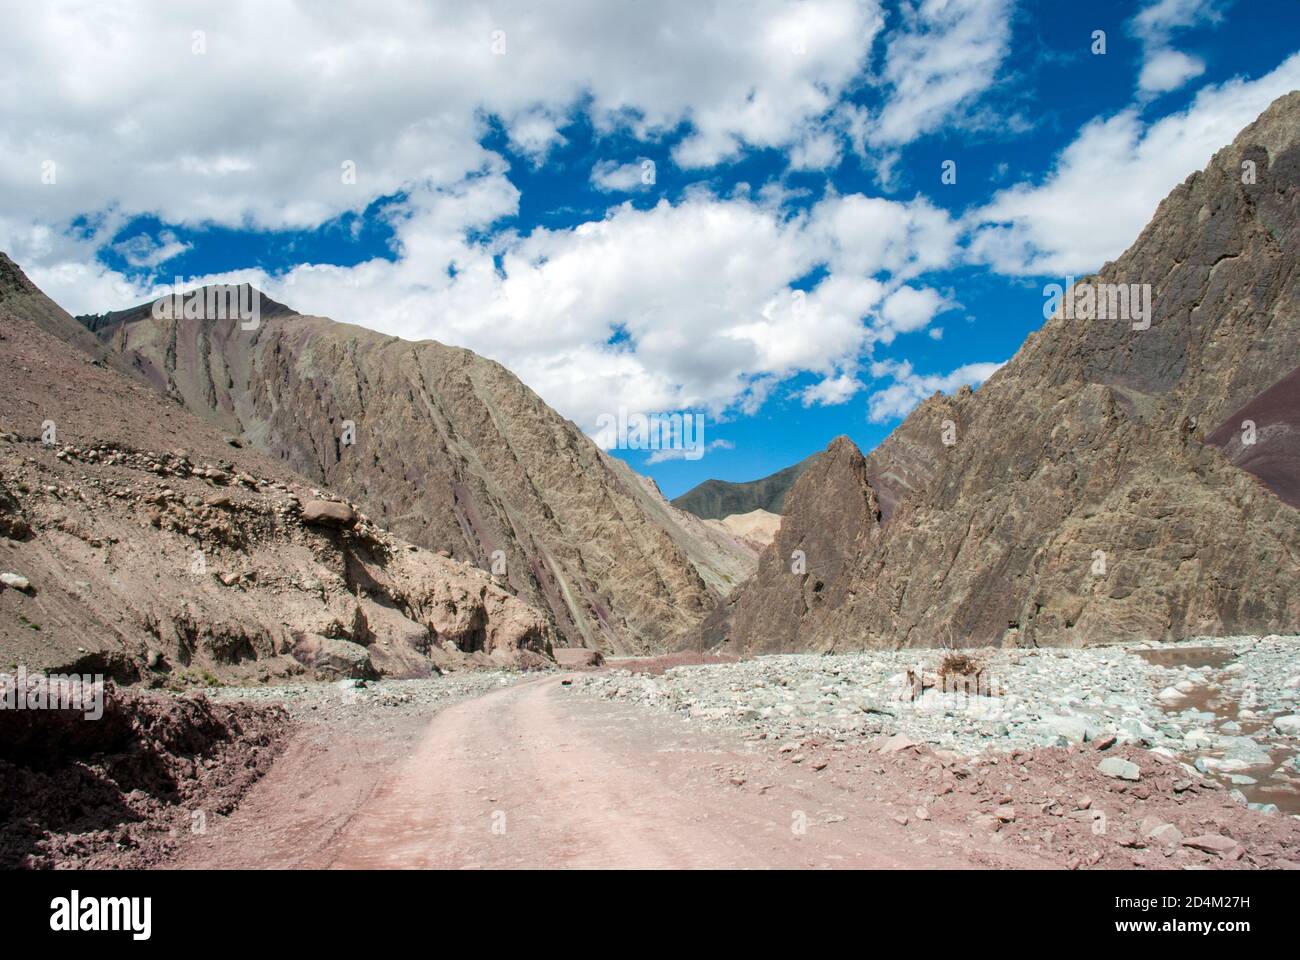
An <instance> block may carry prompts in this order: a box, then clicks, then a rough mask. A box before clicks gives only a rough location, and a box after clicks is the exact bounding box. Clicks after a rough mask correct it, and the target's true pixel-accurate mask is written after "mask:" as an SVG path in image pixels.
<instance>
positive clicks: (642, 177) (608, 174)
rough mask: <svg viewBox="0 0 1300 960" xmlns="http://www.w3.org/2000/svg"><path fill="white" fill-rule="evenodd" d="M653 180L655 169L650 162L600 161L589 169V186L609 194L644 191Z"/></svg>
mask: <svg viewBox="0 0 1300 960" xmlns="http://www.w3.org/2000/svg"><path fill="white" fill-rule="evenodd" d="M654 180H655V167H654V162H653V161H651V160H634V161H632V162H631V163H619V162H618V161H617V160H601V161H600V162H599V163H597V164H596V165H595V166H594V167H592V168H591V185H592V186H594V187H595V188H596V189H597V190H604V191H607V192H609V193H630V192H632V191H633V190H644V189H645V188H646V187H648V186H650V185H651V184H652V183H654Z"/></svg>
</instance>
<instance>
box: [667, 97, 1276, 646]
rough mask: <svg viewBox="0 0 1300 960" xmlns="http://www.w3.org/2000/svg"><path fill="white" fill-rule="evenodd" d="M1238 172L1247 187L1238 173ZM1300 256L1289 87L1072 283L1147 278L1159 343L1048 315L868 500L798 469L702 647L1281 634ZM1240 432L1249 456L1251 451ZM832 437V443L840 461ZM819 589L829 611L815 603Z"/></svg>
mask: <svg viewBox="0 0 1300 960" xmlns="http://www.w3.org/2000/svg"><path fill="white" fill-rule="evenodd" d="M1247 160H1250V161H1253V162H1254V164H1255V171H1256V175H1257V176H1256V181H1255V182H1254V183H1243V182H1242V179H1243V177H1242V172H1243V162H1244V161H1247ZM1297 251H1300V93H1293V94H1290V95H1288V96H1286V97H1284V98H1282V99H1281V100H1279V101H1278V102H1277V103H1275V104H1274V105H1273V106H1272V107H1271V108H1270V109H1269V110H1268V111H1267V112H1266V113H1265V114H1264V115H1263V116H1262V117H1261V118H1260V119H1259V120H1258V121H1256V123H1254V124H1253V125H1251V126H1250V127H1249V128H1247V129H1246V130H1245V131H1243V133H1242V134H1241V135H1240V136H1239V137H1238V139H1237V140H1236V141H1235V142H1234V143H1233V144H1232V145H1231V146H1230V147H1227V148H1225V149H1224V150H1222V151H1220V152H1219V153H1218V154H1217V155H1216V156H1215V157H1214V159H1213V161H1212V162H1211V163H1210V165H1209V167H1208V168H1207V169H1206V170H1205V171H1204V172H1202V173H1198V174H1194V175H1193V176H1191V177H1189V178H1188V179H1187V181H1186V182H1184V183H1183V184H1182V185H1180V186H1179V187H1177V188H1176V189H1175V190H1174V191H1173V192H1172V193H1171V194H1170V196H1169V197H1168V198H1166V199H1165V201H1164V202H1163V203H1162V204H1161V205H1160V207H1159V209H1158V210H1157V212H1156V215H1155V217H1154V218H1153V220H1152V221H1151V223H1150V224H1149V225H1148V226H1147V228H1146V229H1145V230H1144V231H1143V233H1142V235H1141V236H1140V237H1139V238H1138V240H1137V242H1136V243H1135V244H1134V245H1133V247H1132V248H1130V249H1129V250H1128V251H1127V252H1126V253H1125V254H1124V255H1123V256H1122V257H1121V258H1120V259H1119V260H1118V261H1116V262H1114V263H1111V264H1107V265H1106V266H1105V267H1104V268H1103V269H1102V270H1101V271H1100V273H1099V274H1098V275H1097V276H1096V277H1091V278H1083V282H1086V283H1091V284H1096V283H1103V282H1105V283H1123V284H1144V283H1148V284H1151V285H1152V290H1153V300H1152V303H1153V312H1152V316H1151V322H1150V327H1149V329H1134V328H1133V323H1132V322H1130V320H1127V319H1124V320H1099V319H1093V320H1081V319H1066V317H1065V316H1064V315H1063V311H1058V313H1057V315H1056V316H1055V317H1054V318H1053V319H1052V320H1050V321H1048V323H1047V324H1046V325H1045V326H1044V327H1043V329H1042V330H1040V331H1039V332H1037V333H1035V334H1033V335H1032V336H1031V337H1030V338H1029V339H1028V341H1027V342H1026V343H1025V345H1024V346H1023V347H1022V348H1021V350H1020V351H1019V352H1018V353H1017V354H1016V356H1015V357H1014V358H1013V359H1012V360H1011V361H1010V362H1009V363H1007V364H1006V366H1004V367H1003V368H1002V369H1001V370H999V371H998V372H997V373H996V374H995V375H994V376H993V377H992V378H990V379H989V381H988V382H987V383H985V384H984V385H983V386H982V387H981V388H980V389H979V391H978V392H972V391H970V390H969V389H963V390H962V391H959V392H958V393H957V395H955V396H954V397H950V398H949V397H942V396H939V395H936V396H934V397H932V398H930V399H929V400H927V401H926V402H925V403H924V404H922V405H921V406H920V407H919V408H918V409H917V410H916V411H914V412H913V413H912V415H911V416H909V417H908V418H907V419H906V420H905V421H904V423H903V424H901V425H900V426H899V428H898V429H897V430H896V431H895V432H894V433H893V434H892V435H891V436H890V437H889V438H888V439H887V440H886V441H885V442H884V443H883V444H881V446H880V447H879V448H877V449H876V450H875V451H873V452H872V453H871V454H870V456H868V457H867V458H866V459H865V461H864V463H863V465H862V471H863V473H864V475H865V477H866V484H865V486H864V487H863V488H862V489H857V488H856V486H855V484H853V483H850V482H847V481H846V480H845V479H843V478H842V476H841V479H833V478H832V477H826V476H823V475H822V474H821V473H820V472H818V473H813V472H812V471H810V472H809V475H808V476H807V477H805V479H806V480H807V481H808V482H806V483H805V482H803V481H802V480H801V482H800V483H799V484H796V486H795V488H794V489H792V490H791V493H790V495H789V497H788V498H787V501H786V516H785V518H784V520H783V522H782V527H781V533H780V536H779V538H778V542H777V544H776V545H775V546H774V548H772V549H770V550H769V551H768V552H767V553H765V554H764V555H763V557H762V558H761V560H760V564H759V574H758V576H757V577H756V578H755V580H754V581H753V582H751V583H750V584H747V585H746V587H745V588H744V589H743V590H741V591H738V593H737V594H736V596H735V598H734V601H733V602H732V603H731V604H729V605H728V606H727V607H726V608H724V609H722V610H720V611H719V612H718V613H717V614H716V615H715V616H714V617H713V618H712V619H711V620H710V621H709V622H708V623H706V624H705V625H704V627H703V629H701V630H700V631H699V632H697V634H696V635H695V636H694V638H693V639H694V642H695V643H696V644H697V645H702V646H710V645H713V644H715V643H717V642H719V641H720V640H722V639H724V638H725V639H727V640H728V641H729V642H730V644H731V646H732V647H733V648H740V649H742V650H751V649H761V650H777V649H781V650H793V649H849V648H861V647H870V646H905V645H918V646H924V645H934V644H945V643H949V642H951V643H955V644H958V645H978V644H1043V645H1077V644H1084V643H1093V642H1111V641H1122V640H1134V639H1174V638H1179V637H1183V636H1189V635H1196V634H1207V633H1234V632H1240V633H1246V632H1249V633H1256V632H1294V631H1295V630H1296V629H1297V626H1300V558H1298V556H1297V551H1298V550H1300V512H1298V511H1297V510H1296V509H1295V495H1296V487H1297V478H1296V473H1295V465H1296V464H1297V462H1300V448H1298V441H1300V429H1297V422H1298V418H1297V414H1296V409H1297V399H1296V397H1297V394H1296V390H1297V386H1298V385H1300V375H1298V374H1297V369H1296V360H1297V354H1296V345H1297V344H1298V343H1300V274H1298V272H1297V262H1298V258H1297ZM1138 323H1139V326H1140V325H1141V323H1140V320H1139V321H1138ZM1245 419H1253V420H1254V421H1255V432H1254V438H1255V443H1254V444H1246V443H1244V442H1243V439H1242V438H1244V437H1245V436H1246V434H1245V432H1244V430H1243V425H1242V423H1241V422H1239V421H1240V420H1245ZM945 439H947V440H949V441H951V442H950V443H945ZM844 445H845V442H843V441H837V443H836V444H834V445H832V450H833V451H836V458H837V459H839V460H841V461H846V460H848V461H851V459H852V458H851V457H849V456H848V455H847V453H846V451H845V450H844V449H843V447H844ZM843 473H844V474H845V475H847V474H848V473H849V471H843ZM819 479H820V481H821V482H820V483H819V482H818V480H819ZM876 509H878V511H879V517H880V523H879V528H878V529H877V530H875V531H874V532H873V533H871V534H870V535H868V536H864V535H863V533H862V524H861V520H860V518H861V517H862V516H864V515H870V514H871V513H872V512H873V510H876ZM839 528H843V529H844V530H845V531H846V532H845V534H844V536H843V537H842V538H841V537H837V530H838V529H839ZM799 544H808V545H810V547H811V549H807V551H806V552H807V572H806V574H803V575H802V577H800V578H799V582H798V583H792V582H791V579H792V576H794V575H792V574H791V573H790V568H789V559H788V553H789V550H790V549H792V548H794V547H796V546H797V545H799ZM813 545H815V546H813ZM778 551H780V554H778ZM823 551H824V553H823ZM817 581H821V582H822V583H823V584H824V586H823V588H822V591H821V593H822V594H825V596H826V599H824V600H822V601H820V602H817V601H816V600H813V601H811V602H809V599H808V597H809V593H808V589H807V585H808V584H809V583H815V582H817Z"/></svg>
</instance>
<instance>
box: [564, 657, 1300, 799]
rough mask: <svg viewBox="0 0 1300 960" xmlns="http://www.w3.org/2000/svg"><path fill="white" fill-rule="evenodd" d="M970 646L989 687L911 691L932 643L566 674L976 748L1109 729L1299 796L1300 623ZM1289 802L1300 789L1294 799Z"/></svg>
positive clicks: (768, 715) (827, 729)
mask: <svg viewBox="0 0 1300 960" xmlns="http://www.w3.org/2000/svg"><path fill="white" fill-rule="evenodd" d="M969 652H971V653H973V654H974V655H975V656H976V657H977V658H978V659H979V661H980V662H981V664H982V665H983V666H984V668H985V673H984V675H983V678H982V682H985V681H987V682H988V686H987V688H986V689H988V690H989V691H991V693H992V694H993V695H992V696H968V695H966V694H963V693H944V692H942V690H941V689H938V688H934V687H930V688H928V689H925V690H924V692H923V693H921V694H920V695H919V696H916V695H915V692H914V688H913V685H912V682H911V680H910V679H909V676H908V671H909V670H913V671H917V672H920V669H918V668H921V669H923V670H924V671H925V672H926V674H930V673H932V672H933V671H935V670H936V669H937V667H938V664H939V661H940V659H941V657H942V652H941V651H934V650H903V651H876V652H867V653H854V654H838V655H825V656H823V655H806V654H791V655H775V656H763V657H757V658H754V659H750V660H743V661H738V662H735V663H728V664H715V665H709V666H680V667H674V668H672V669H670V670H667V671H666V672H664V673H663V674H662V675H661V676H657V677H655V676H645V675H641V674H633V673H630V672H628V671H625V670H612V671H608V672H604V673H597V674H588V675H585V676H582V677H580V678H579V679H578V680H576V681H575V682H576V683H578V684H580V685H582V686H584V687H586V688H587V689H588V690H590V691H591V692H593V693H595V694H597V695H599V696H604V697H608V698H614V699H621V700H629V701H635V702H640V703H645V704H649V705H652V706H655V707H657V708H660V709H663V710H667V711H671V712H675V713H680V714H685V715H686V716H688V717H690V718H692V719H694V720H698V721H703V722H705V723H710V724H725V725H729V726H732V727H738V728H741V729H743V730H745V731H746V732H747V733H749V734H750V735H751V736H753V737H755V738H763V739H775V740H779V741H786V740H790V741H797V740H800V739H802V738H805V737H810V736H818V737H823V738H828V739H830V740H833V741H839V742H852V741H856V740H860V739H863V738H875V737H878V736H881V735H882V734H883V735H894V734H898V735H901V736H903V737H906V738H907V739H909V740H915V741H918V742H924V743H928V744H931V745H932V746H934V747H935V748H939V749H945V750H951V751H955V752H957V753H961V754H964V755H975V754H980V753H984V752H987V751H995V752H1009V751H1013V750H1032V749H1034V748H1037V747H1051V746H1062V747H1064V746H1069V745H1078V744H1082V743H1092V744H1093V745H1094V746H1097V747H1099V748H1101V747H1105V746H1106V745H1107V744H1106V742H1105V741H1106V740H1107V739H1109V738H1111V737H1113V738H1114V742H1118V743H1121V744H1133V745H1136V746H1141V747H1145V748H1147V749H1154V750H1155V751H1157V752H1159V753H1161V754H1163V755H1164V756H1167V757H1176V758H1177V759H1179V760H1180V761H1183V762H1184V763H1185V764H1186V765H1187V766H1186V770H1187V773H1188V775H1189V776H1194V777H1198V778H1199V776H1200V775H1201V774H1202V773H1207V774H1210V775H1212V776H1221V777H1224V778H1226V777H1227V776H1228V775H1230V774H1238V775H1241V774H1243V773H1247V774H1248V775H1249V776H1251V777H1253V778H1255V779H1256V780H1260V781H1264V785H1266V786H1269V787H1273V788H1282V789H1284V790H1287V791H1290V792H1292V793H1293V794H1294V795H1295V797H1297V798H1300V778H1297V777H1296V773H1297V765H1296V764H1297V761H1296V751H1297V747H1298V746H1300V745H1298V744H1297V742H1296V739H1295V736H1294V735H1293V734H1289V733H1288V731H1289V730H1290V723H1289V722H1287V721H1286V720H1283V722H1282V723H1281V724H1280V726H1279V725H1276V724H1275V723H1274V721H1275V719H1276V718H1279V717H1291V716H1294V715H1295V714H1296V713H1297V709H1296V708H1297V701H1298V700H1300V666H1298V663H1297V656H1296V655H1297V653H1298V652H1300V637H1282V636H1264V637H1254V636H1240V637H1223V638H1196V639H1193V640H1186V641H1183V642H1181V643H1169V644H1160V643H1151V644H1141V645H1136V646H1130V647H1123V648H1121V647H1091V648H1083V649H1013V650H1000V649H999V650H992V649H987V650H978V651H969ZM1193 763H1195V767H1193V766H1192V764H1193ZM1248 793H1249V791H1248ZM1250 799H1252V800H1253V799H1259V798H1258V797H1254V796H1251V797H1250ZM1284 808H1285V804H1284ZM1298 811H1300V803H1297V804H1295V806H1294V809H1293V810H1292V811H1291V812H1298Z"/></svg>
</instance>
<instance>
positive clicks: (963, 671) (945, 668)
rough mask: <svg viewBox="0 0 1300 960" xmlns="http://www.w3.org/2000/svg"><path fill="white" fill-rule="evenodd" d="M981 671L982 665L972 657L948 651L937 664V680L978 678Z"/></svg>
mask: <svg viewBox="0 0 1300 960" xmlns="http://www.w3.org/2000/svg"><path fill="white" fill-rule="evenodd" d="M983 669H984V665H983V664H982V663H980V662H979V660H977V659H975V658H974V657H972V656H970V655H968V654H965V653H959V652H957V651H956V650H950V651H948V652H947V653H945V654H944V656H943V660H942V661H940V663H939V678H940V680H942V679H943V678H944V677H948V676H958V677H974V676H978V675H979V674H980V672H981V671H982V670H983Z"/></svg>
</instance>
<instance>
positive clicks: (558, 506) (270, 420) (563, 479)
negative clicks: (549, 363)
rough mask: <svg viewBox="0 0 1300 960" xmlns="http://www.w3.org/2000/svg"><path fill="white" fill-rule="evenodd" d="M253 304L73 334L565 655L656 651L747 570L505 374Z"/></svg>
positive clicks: (102, 324)
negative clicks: (215, 315)
mask: <svg viewBox="0 0 1300 960" xmlns="http://www.w3.org/2000/svg"><path fill="white" fill-rule="evenodd" d="M258 296H259V297H261V295H260V294H259V295H258ZM259 303H260V305H261V306H260V318H259V323H258V325H257V326H256V329H244V327H245V326H246V325H247V326H250V327H251V326H252V325H251V324H244V323H240V322H239V321H237V320H233V319H229V320H220V319H206V320H203V319H183V318H182V319H165V318H164V319H160V318H158V317H155V315H154V314H155V311H154V309H153V305H152V304H145V305H142V306H140V307H137V308H133V309H131V310H127V311H121V312H118V313H114V314H108V315H104V316H99V317H87V318H83V323H84V324H85V326H86V327H87V328H88V329H89V330H90V331H92V332H93V333H94V334H95V335H96V336H97V337H98V338H99V340H100V341H101V342H102V343H103V344H104V345H105V346H106V347H107V348H109V349H111V351H112V352H113V353H114V354H116V355H117V357H118V359H119V361H120V362H124V363H126V364H127V365H128V366H129V367H130V369H132V370H133V371H134V372H135V374H136V376H138V377H139V378H141V379H142V380H143V381H145V382H147V383H149V384H151V385H152V386H153V387H154V388H155V389H156V390H158V391H159V392H160V393H161V394H163V395H165V396H167V397H170V398H172V399H174V400H176V401H178V402H179V403H181V404H183V405H184V406H185V407H186V409H188V410H190V411H191V412H193V413H194V414H196V415H198V416H200V417H202V418H203V419H204V420H206V421H207V422H209V423H210V424H212V426H213V427H214V428H215V429H217V430H219V431H221V432H222V433H223V434H226V435H229V436H230V437H231V438H232V439H234V440H235V441H236V442H239V443H242V444H246V445H248V446H250V447H253V448H255V449H257V450H260V451H262V452H263V453H265V454H267V455H268V456H269V457H271V458H272V459H274V460H275V461H277V462H280V463H282V464H283V465H284V466H286V467H288V468H289V469H291V470H293V471H295V472H296V473H298V474H301V475H302V476H304V477H307V478H308V479H309V480H311V481H312V482H315V483H321V484H328V485H329V486H330V487H332V488H334V489H336V490H337V491H339V493H341V494H342V495H344V496H346V497H348V498H349V499H351V500H354V501H356V502H357V503H358V504H359V505H360V506H361V507H362V509H364V510H366V511H367V512H368V513H369V514H370V515H372V516H373V517H374V518H375V521H376V522H377V523H379V524H381V525H382V526H384V527H385V528H387V529H390V530H392V531H393V532H394V533H395V534H397V535H398V536H401V537H403V538H405V539H408V540H410V541H411V542H413V543H416V544H419V545H421V546H424V547H426V548H429V549H433V550H436V551H442V552H446V553H448V554H449V555H451V556H453V557H456V558H460V559H464V560H466V561H468V562H470V563H472V564H474V565H476V566H479V567H482V568H483V569H485V570H494V571H495V572H496V573H497V574H498V578H499V580H500V581H501V583H502V584H503V585H504V586H506V587H507V588H508V589H509V590H510V591H511V592H512V593H514V594H515V595H517V596H519V597H520V598H521V599H523V600H525V601H526V602H528V603H529V604H532V605H534V606H536V607H538V608H539V609H541V610H543V611H545V612H546V615H547V617H548V619H549V620H550V622H551V624H552V625H553V626H554V627H555V629H556V631H557V633H558V635H559V637H560V638H561V639H562V642H563V643H564V644H566V645H571V646H585V647H592V648H596V649H600V650H603V651H606V652H612V653H618V654H627V653H641V652H647V651H655V650H660V649H663V648H665V647H666V646H669V645H671V644H672V643H675V640H674V639H673V638H676V637H677V636H678V635H680V634H681V633H682V632H683V631H685V630H687V629H688V628H690V627H692V626H694V625H696V624H697V623H698V622H699V621H700V619H701V618H702V617H703V616H705V615H706V614H707V613H708V612H709V611H710V610H711V609H712V608H713V607H714V606H715V605H716V603H717V601H718V598H719V597H721V596H723V595H725V594H727V593H728V592H730V590H731V589H732V588H733V587H734V586H735V584H736V583H738V582H739V581H740V580H741V579H743V578H744V577H745V576H747V575H748V574H749V572H750V571H751V570H752V569H753V558H752V556H751V555H749V554H747V553H746V551H744V550H743V549H742V548H741V547H740V545H738V544H736V543H735V542H734V541H732V540H730V539H729V538H721V537H717V536H714V535H713V534H711V533H705V532H704V531H702V530H700V529H696V528H689V529H688V526H686V525H683V524H682V523H681V522H679V521H680V520H681V519H682V515H681V514H679V513H678V512H677V511H675V510H673V509H672V508H671V507H670V506H669V505H668V504H667V503H665V502H663V499H662V497H660V496H658V491H657V490H650V489H649V488H647V487H645V486H644V485H643V484H642V483H641V481H640V478H638V477H637V476H636V475H635V474H634V473H633V472H632V471H631V470H629V469H627V467H626V466H625V465H624V464H622V463H621V462H619V461H617V460H615V459H614V458H611V457H609V456H608V455H606V454H605V453H604V452H602V451H601V450H599V449H598V448H597V447H596V446H595V445H594V444H593V443H592V442H591V441H590V440H589V439H588V438H587V437H586V436H585V435H584V434H583V433H582V431H581V430H579V429H578V428H577V427H576V426H575V425H574V424H572V423H570V422H569V421H567V420H565V419H563V418H562V417H560V416H559V415H558V414H556V413H555V412H554V411H553V410H551V409H550V408H549V407H547V406H546V404H545V403H543V402H542V400H541V399H540V398H539V397H538V396H537V395H536V394H534V393H533V392H532V391H531V390H529V389H528V388H527V387H526V386H524V385H523V384H522V383H521V382H520V381H519V380H518V379H517V378H516V377H515V376H514V375H512V374H511V373H510V372H509V371H508V370H506V369H505V368H504V367H502V366H501V365H500V364H497V363H494V362H492V361H490V360H487V359H484V358H483V357H480V356H477V355H476V354H474V353H471V352H470V351H468V350H463V349H459V348H456V347H450V346H445V345H443V344H441V343H437V342H434V341H429V340H426V341H420V342H410V341H406V340H401V339H399V338H397V337H391V336H386V335H384V334H380V333H376V332H374V331H371V330H366V329H363V328H361V327H356V326H350V325H346V324H342V323H336V322H334V321H332V320H328V319H325V318H322V317H311V316H304V315H301V314H298V313H296V312H295V311H293V310H292V309H290V308H288V307H286V306H284V305H282V304H278V303H275V302H274V301H271V300H269V299H267V298H264V297H261V298H260V300H259ZM159 312H160V313H162V314H164V315H165V314H166V312H167V311H166V310H162V311H159ZM205 312H206V311H205Z"/></svg>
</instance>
